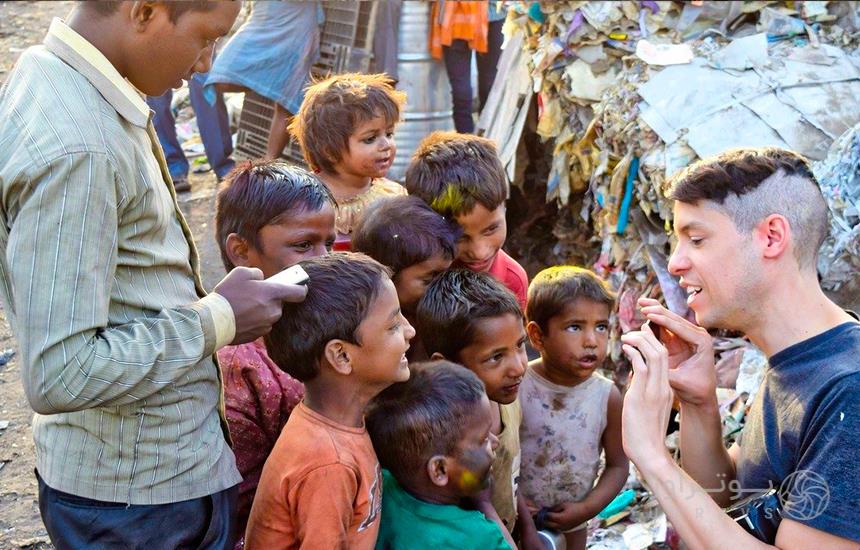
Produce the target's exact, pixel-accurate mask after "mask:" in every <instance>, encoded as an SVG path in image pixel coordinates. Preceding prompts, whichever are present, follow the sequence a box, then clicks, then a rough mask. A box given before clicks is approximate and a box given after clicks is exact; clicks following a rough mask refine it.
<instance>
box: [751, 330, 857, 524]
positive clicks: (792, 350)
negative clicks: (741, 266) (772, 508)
mask: <svg viewBox="0 0 860 550" xmlns="http://www.w3.org/2000/svg"><path fill="white" fill-rule="evenodd" d="M740 444H741V457H740V460H739V462H738V481H739V482H740V484H741V487H742V488H743V489H744V491H750V492H752V491H754V490H755V489H766V488H768V487H773V488H776V489H779V490H780V494H781V497H782V502H783V513H782V517H783V518H790V519H792V520H794V521H797V522H800V523H803V524H805V525H809V526H810V527H813V528H815V529H818V530H821V531H825V532H827V533H831V534H833V535H837V536H840V537H844V538H847V539H850V540H855V541H860V466H858V458H860V323H844V324H841V325H839V326H837V327H834V328H832V329H830V330H828V331H826V332H824V333H822V334H819V335H817V336H814V337H812V338H809V339H808V340H804V341H803V342H800V343H798V344H795V345H793V346H791V347H788V348H786V349H784V350H783V351H781V352H779V353H777V354H776V355H774V356H773V357H771V358H770V361H769V365H768V367H767V369H766V370H765V375H764V381H763V382H762V386H761V389H760V390H759V392H758V395H757V396H756V398H755V400H754V401H753V404H752V407H751V408H750V412H749V415H748V417H747V424H746V427H745V428H744V431H743V436H742V438H741V441H740Z"/></svg>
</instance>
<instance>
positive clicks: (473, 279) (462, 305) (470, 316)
mask: <svg viewBox="0 0 860 550" xmlns="http://www.w3.org/2000/svg"><path fill="white" fill-rule="evenodd" d="M508 313H510V314H511V315H515V316H517V317H519V318H520V319H522V318H523V312H522V310H521V309H520V305H519V304H518V303H517V299H516V297H514V295H513V294H512V293H511V291H510V290H508V289H507V288H505V286H504V285H502V283H500V282H498V281H496V280H495V279H493V277H492V276H490V275H489V274H487V273H476V272H474V271H469V270H468V269H453V270H450V271H446V272H445V273H442V274H441V275H439V276H438V277H436V279H434V281H433V282H432V283H430V286H428V287H427V292H425V293H424V296H423V297H422V298H421V300H420V301H419V302H418V308H417V323H418V334H420V335H421V341H422V343H423V344H424V347H425V348H426V350H427V354H428V355H432V354H434V353H436V352H439V353H441V354H442V355H443V356H444V357H445V358H447V359H451V360H452V361H456V360H457V359H458V358H459V354H460V352H461V351H462V350H463V348H466V347H468V346H469V345H470V344H471V343H472V340H473V339H474V337H475V326H476V325H477V323H478V322H479V321H480V320H481V319H487V318H490V317H500V316H502V315H505V314H508Z"/></svg>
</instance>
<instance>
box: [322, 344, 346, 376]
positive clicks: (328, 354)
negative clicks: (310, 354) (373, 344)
mask: <svg viewBox="0 0 860 550" xmlns="http://www.w3.org/2000/svg"><path fill="white" fill-rule="evenodd" d="M323 355H325V358H326V361H328V363H329V364H330V365H331V366H332V368H333V369H334V370H335V372H337V373H338V374H343V375H344V376H346V375H349V374H352V358H351V357H350V355H349V344H348V343H347V342H344V341H343V340H330V341H329V342H328V343H327V344H326V345H325V350H324V351H323Z"/></svg>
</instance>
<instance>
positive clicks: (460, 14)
mask: <svg viewBox="0 0 860 550" xmlns="http://www.w3.org/2000/svg"><path fill="white" fill-rule="evenodd" d="M440 10H441V14H440ZM489 15H490V14H489V2H488V0H477V1H474V2H455V1H452V0H440V1H437V2H433V10H432V11H431V14H430V53H431V54H432V55H433V57H435V58H436V59H442V46H450V45H451V43H452V42H453V41H454V40H465V41H466V42H468V43H469V48H471V49H473V50H475V51H476V52H479V53H486V52H487V29H488V28H489Z"/></svg>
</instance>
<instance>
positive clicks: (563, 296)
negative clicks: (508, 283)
mask: <svg viewBox="0 0 860 550" xmlns="http://www.w3.org/2000/svg"><path fill="white" fill-rule="evenodd" d="M579 298H583V299H586V300H590V301H592V302H597V303H599V304H606V306H607V307H608V308H609V310H610V311H611V310H612V306H613V305H614V304H615V298H616V296H615V293H614V292H612V289H611V288H609V285H608V284H607V283H606V281H604V280H603V279H601V278H600V277H598V276H597V275H596V274H595V273H594V272H593V271H589V270H588V269H585V268H582V267H575V266H572V265H559V266H555V267H550V268H547V269H544V270H543V271H541V272H540V273H538V274H537V276H535V278H534V279H533V280H532V282H531V284H530V285H529V299H528V305H527V306H526V319H528V320H529V321H534V322H535V323H537V325H538V326H539V327H540V329H541V330H542V331H546V330H547V327H548V324H549V320H550V319H552V318H553V317H555V316H556V315H558V314H560V313H561V312H562V310H564V307H565V306H566V305H567V304H569V303H571V302H573V301H575V300H577V299H579Z"/></svg>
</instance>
